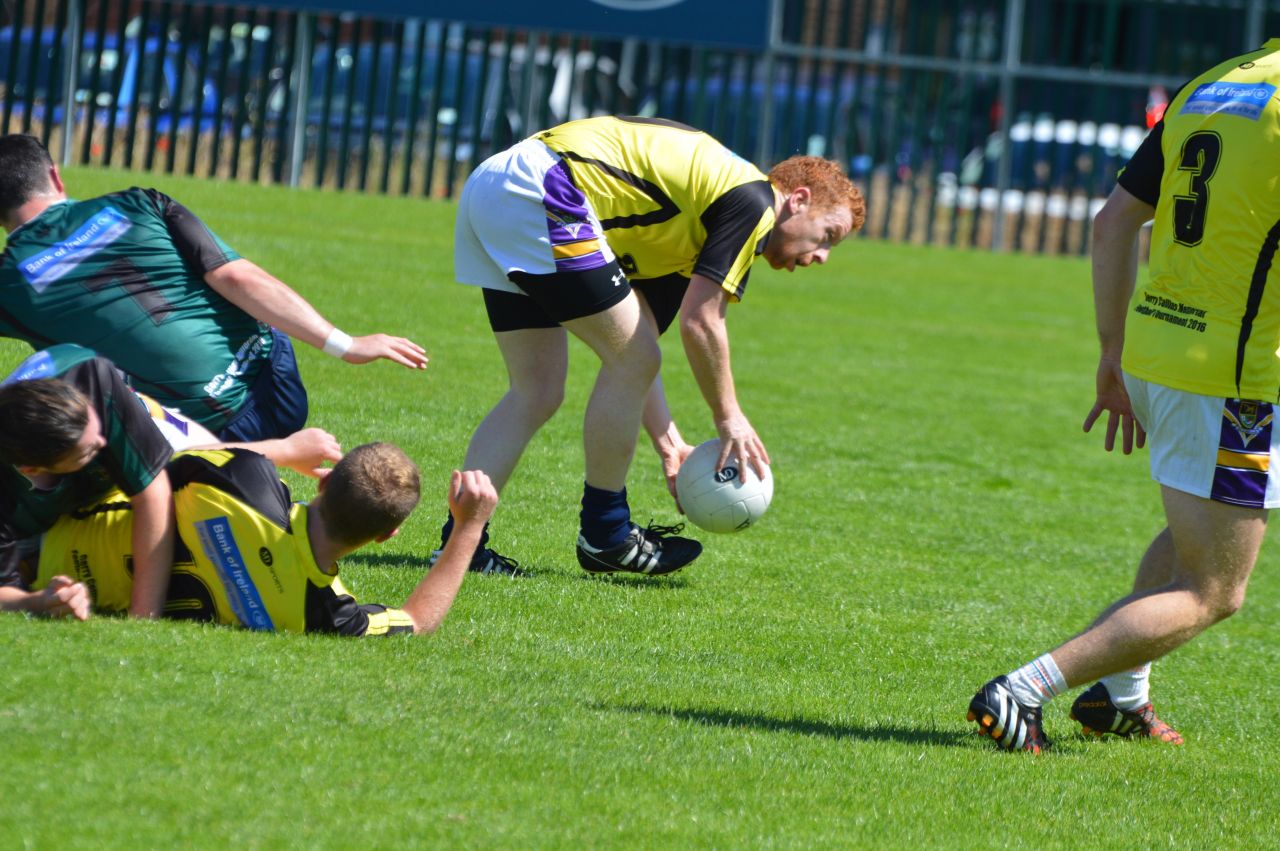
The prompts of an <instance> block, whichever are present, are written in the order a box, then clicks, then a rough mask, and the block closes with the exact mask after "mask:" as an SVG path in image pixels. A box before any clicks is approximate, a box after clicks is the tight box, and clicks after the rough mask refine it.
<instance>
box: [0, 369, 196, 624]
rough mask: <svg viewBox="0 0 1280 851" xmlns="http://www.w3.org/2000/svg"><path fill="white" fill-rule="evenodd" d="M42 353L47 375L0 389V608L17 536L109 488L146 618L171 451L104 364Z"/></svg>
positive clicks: (163, 571)
mask: <svg viewBox="0 0 1280 851" xmlns="http://www.w3.org/2000/svg"><path fill="white" fill-rule="evenodd" d="M42 354H44V355H46V357H44V358H42V359H41V363H42V366H41V371H42V374H43V375H45V376H47V377H44V378H35V379H32V380H17V381H14V382H11V383H8V384H6V385H4V386H3V387H0V607H4V608H10V607H13V606H14V605H15V604H21V603H22V601H21V600H17V601H15V600H14V599H13V596H12V595H13V593H14V592H13V591H12V585H13V582H12V581H10V580H9V579H6V577H11V576H12V575H13V572H14V571H15V570H16V566H17V562H18V560H19V559H20V557H21V551H20V547H21V545H22V542H23V541H24V540H29V539H31V538H33V536H37V535H39V534H40V533H42V532H44V531H45V530H47V529H48V528H49V527H50V526H52V525H53V523H54V522H55V521H56V520H57V519H58V518H59V517H61V516H62V515H64V514H67V513H69V512H71V511H73V510H75V509H78V508H84V507H85V506H87V505H89V504H91V503H92V502H94V501H95V500H97V499H98V498H100V497H101V496H102V495H103V494H105V493H106V492H108V491H110V490H112V489H113V488H118V489H119V490H120V491H121V492H122V493H123V494H124V495H125V496H126V497H127V499H128V500H129V502H130V503H131V505H132V507H133V512H134V516H135V518H136V522H135V523H134V526H133V530H132V553H133V555H134V561H133V566H134V567H133V569H134V573H135V575H136V577H137V581H136V582H135V583H134V585H133V593H132V596H131V604H130V606H129V610H130V612H131V613H132V614H134V615H137V616H140V617H154V616H156V615H158V614H159V613H160V610H161V608H162V605H163V601H164V594H165V588H166V587H167V585H168V579H169V569H170V564H171V562H172V558H173V541H174V528H173V509H172V491H171V488H170V484H169V477H168V474H167V473H166V472H165V469H164V468H165V464H166V463H168V461H169V457H170V455H171V454H172V450H171V449H170V447H169V443H168V441H166V440H165V439H164V437H163V436H162V435H161V434H160V432H159V430H158V429H156V427H155V426H154V425H152V423H151V416H150V415H149V414H148V413H147V411H146V408H144V407H143V406H142V404H141V403H139V401H138V398H137V396H135V395H134V393H133V391H132V390H130V389H129V388H128V387H127V386H126V385H125V383H124V381H123V376H122V375H121V373H120V372H119V371H118V370H116V369H114V368H113V367H112V366H111V364H110V362H108V361H106V360H104V359H102V358H97V357H94V355H93V352H90V351H88V350H86V349H81V348H78V347H65V351H61V352H57V353H54V354H52V355H50V354H48V353H42ZM20 378H21V377H20ZM18 607H22V606H21V605H18Z"/></svg>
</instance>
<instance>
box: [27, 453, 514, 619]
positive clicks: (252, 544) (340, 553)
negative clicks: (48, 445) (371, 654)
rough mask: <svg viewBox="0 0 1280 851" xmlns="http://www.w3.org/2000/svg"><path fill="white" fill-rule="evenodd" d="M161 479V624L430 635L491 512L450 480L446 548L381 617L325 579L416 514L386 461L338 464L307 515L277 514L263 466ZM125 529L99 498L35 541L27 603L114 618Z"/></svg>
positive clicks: (238, 457)
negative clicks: (166, 566)
mask: <svg viewBox="0 0 1280 851" xmlns="http://www.w3.org/2000/svg"><path fill="white" fill-rule="evenodd" d="M169 474H170V477H171V478H172V480H173V483H174V509H175V513H176V516H177V528H178V534H179V538H180V543H181V546H180V547H179V554H178V556H177V557H176V558H175V562H174V570H173V575H172V578H171V580H170V584H169V591H168V598H167V601H166V605H165V611H164V614H165V616H166V617H171V618H178V619H184V620H203V621H213V622H215V623H221V624H227V625H232V626H242V627H247V628H250V629H261V630H272V629H275V630H286V631H291V632H327V633H337V634H341V635H349V636H371V635H394V634H397V633H429V632H434V631H435V630H436V628H437V627H439V625H440V623H441V622H442V621H443V620H444V617H445V615H446V614H447V613H448V611H449V608H450V606H451V605H452V604H453V600H454V598H455V597H456V595H457V592H458V589H459V588H460V587H461V585H462V581H463V579H464V577H465V576H466V572H467V566H468V565H469V563H470V560H471V552H472V550H473V549H474V548H475V546H476V544H477V543H478V542H479V540H480V533H481V530H482V529H483V528H484V524H485V521H486V520H487V519H488V518H489V515H490V514H491V513H492V512H493V508H494V506H495V505H496V504H497V501H498V495H497V492H496V491H495V490H494V489H493V486H492V485H491V484H490V483H489V480H488V477H487V476H485V474H484V473H481V472H478V471H468V472H458V471H456V470H455V471H454V472H453V475H452V477H451V480H450V483H449V493H448V504H449V510H450V512H451V515H452V516H453V517H454V519H455V524H456V528H455V532H454V537H453V539H452V540H451V542H450V544H449V546H447V547H446V548H445V550H444V552H443V554H442V555H441V556H440V558H439V559H437V561H436V563H435V565H434V566H433V567H432V568H431V569H430V571H429V572H428V573H427V574H426V575H425V576H424V577H423V578H422V580H421V581H420V582H419V583H418V585H417V587H416V588H415V589H414V591H413V592H412V593H411V594H410V595H409V598H408V600H406V601H405V602H404V603H403V604H402V605H401V606H400V607H399V608H388V607H386V606H382V605H378V604H360V603H357V602H356V600H355V599H354V598H353V597H352V596H351V594H350V593H349V592H348V591H347V589H346V588H345V587H344V586H343V583H342V581H341V580H340V579H339V577H338V561H339V560H340V559H342V558H343V557H345V556H347V555H349V554H350V553H353V552H355V551H356V550H358V549H360V548H361V547H363V546H364V545H366V544H369V543H371V542H374V541H385V540H387V539H388V538H390V537H392V536H393V535H395V534H396V532H397V531H398V529H399V527H400V524H401V523H403V522H404V520H405V519H406V518H407V517H408V516H409V515H410V513H411V512H412V511H413V509H414V507H415V506H416V505H417V503H418V498H419V478H418V469H417V467H416V466H415V465H414V463H413V462H412V461H411V460H410V459H409V458H408V456H406V455H405V454H404V452H402V451H401V450H400V449H399V448H398V447H396V446H394V445H392V444H389V443H369V444H365V445H363V446H358V447H356V448H355V449H353V450H351V451H350V452H348V453H347V454H346V456H345V457H343V459H342V460H341V461H339V462H338V464H337V465H336V466H335V467H334V468H333V470H332V472H330V473H329V475H328V476H326V477H324V478H322V479H321V480H320V490H319V493H318V494H317V495H316V497H315V498H314V499H313V500H311V502H310V503H308V504H303V503H291V502H290V497H289V489H288V488H287V487H286V486H285V484H284V483H283V482H281V481H280V479H279V478H277V476H276V472H275V468H274V467H273V466H272V464H271V463H270V462H269V461H268V460H267V459H266V458H264V457H263V456H261V455H258V454H256V453H254V452H251V451H247V450H244V449H234V450H194V451H189V452H183V453H179V454H178V455H177V456H175V457H174V459H173V461H172V463H171V464H170V465H169ZM132 515H133V512H132V511H130V510H129V507H128V505H127V504H124V503H120V502H113V501H112V500H111V499H110V497H108V498H106V499H105V500H104V501H103V502H102V503H101V504H99V505H97V506H95V507H94V508H93V509H91V510H89V511H86V512H83V513H81V515H79V516H76V517H66V518H63V519H62V520H60V521H59V522H58V523H57V525H55V526H54V527H53V529H51V530H50V531H49V533H48V534H47V535H46V536H45V539H44V543H43V546H42V548H41V552H40V560H39V571H38V574H37V577H36V579H35V581H34V583H33V584H32V587H33V588H34V589H35V590H34V591H32V592H31V593H33V594H45V595H46V596H50V597H55V599H54V601H53V602H52V604H51V605H50V607H49V609H50V613H51V614H59V615H72V616H75V617H79V618H81V619H83V618H85V617H88V611H89V609H90V608H92V609H93V610H94V611H99V612H115V611H119V610H120V609H121V608H122V607H123V606H124V601H126V600H127V598H128V596H129V593H130V590H129V586H130V584H131V576H130V573H129V571H128V570H127V569H126V568H125V564H126V560H127V553H128V545H129V526H130V525H131V523H132V520H133V516H132ZM77 586H78V590H74V589H77ZM48 589H53V590H52V592H50V591H49V590H48ZM57 595H61V596H60V597H58V596H57ZM64 598H65V599H64Z"/></svg>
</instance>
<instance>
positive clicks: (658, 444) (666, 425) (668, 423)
mask: <svg viewBox="0 0 1280 851" xmlns="http://www.w3.org/2000/svg"><path fill="white" fill-rule="evenodd" d="M641 422H642V423H643V424H644V430H645V433H646V434H648V435H649V440H651V441H652V442H653V448H654V449H656V450H657V451H658V454H659V455H663V454H668V453H670V452H672V451H674V450H676V449H677V448H679V447H680V446H683V445H684V438H683V437H681V436H680V429H678V428H676V422H675V420H674V419H672V417H671V408H670V407H669V406H668V405H667V394H666V392H665V391H664V390H663V387H662V376H661V375H659V376H658V377H657V378H655V379H654V380H653V385H652V386H650V388H649V392H648V394H646V395H645V398H644V414H643V417H642V419H641Z"/></svg>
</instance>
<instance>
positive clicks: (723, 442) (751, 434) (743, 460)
mask: <svg viewBox="0 0 1280 851" xmlns="http://www.w3.org/2000/svg"><path fill="white" fill-rule="evenodd" d="M716 431H717V432H718V433H719V434H720V458H719V459H718V460H717V461H716V469H717V470H719V469H722V468H723V467H724V466H725V465H726V464H728V463H729V459H730V458H733V459H735V460H736V461H737V462H738V466H739V467H741V468H742V469H744V470H745V469H746V468H748V467H750V468H751V469H752V470H754V471H755V474H756V477H757V478H760V479H763V478H764V474H765V469H764V467H765V465H766V464H768V463H770V461H769V451H768V450H767V449H765V448H764V442H763V441H762V440H760V437H759V435H757V434H756V430H755V429H754V428H752V427H751V423H749V422H748V421H747V418H746V417H745V416H743V415H742V414H738V415H737V416H734V417H730V418H729V419H726V420H724V421H723V422H718V423H716Z"/></svg>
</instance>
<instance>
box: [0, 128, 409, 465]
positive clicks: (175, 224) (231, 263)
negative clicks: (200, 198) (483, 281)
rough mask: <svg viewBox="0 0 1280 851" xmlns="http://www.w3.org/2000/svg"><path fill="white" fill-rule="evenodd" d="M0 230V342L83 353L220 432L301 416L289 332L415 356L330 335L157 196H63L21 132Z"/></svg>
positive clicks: (262, 274) (263, 434) (257, 432)
mask: <svg viewBox="0 0 1280 851" xmlns="http://www.w3.org/2000/svg"><path fill="white" fill-rule="evenodd" d="M0 226H3V227H4V229H5V230H6V231H7V232H8V234H9V236H8V244H7V245H6V247H5V251H4V255H3V258H2V259H0V336H7V337H16V338H19V339H22V340H25V341H26V342H28V343H30V344H31V345H32V346H33V347H34V348H37V349H41V348H45V347H47V346H50V345H52V344H54V343H78V344H80V345H83V346H87V347H89V348H92V349H94V350H95V351H97V352H99V353H101V354H102V355H104V356H105V357H107V358H109V359H110V360H111V361H113V362H114V363H115V364H116V365H117V366H118V367H120V368H121V369H123V370H124V371H125V372H126V373H128V374H129V375H130V376H131V377H132V383H133V385H134V386H135V387H137V388H138V389H139V390H141V391H143V392H144V393H146V394H147V395H149V396H151V397H153V398H155V399H157V400H158V401H159V402H160V403H161V404H163V405H166V406H169V407H173V408H177V409H178V410H180V411H182V412H183V413H184V414H186V415H187V416H189V417H191V418H192V419H194V420H196V421H197V422H199V423H200V424H201V425H204V426H205V427H206V428H208V429H209V430H210V431H213V432H214V433H215V434H217V435H218V436H219V437H220V438H222V439H224V440H238V441H246V440H262V439H266V438H275V437H284V436H285V435H288V434H291V433H292V432H294V431H296V430H298V429H300V428H301V427H302V425H303V423H304V422H305V421H306V418H307V397H306V391H305V388H304V387H303V385H302V380H301V378H300V376H299V375H298V370H297V364H296V362H295V360H294V355H293V348H292V344H291V343H290V340H289V337H293V338H296V339H298V340H302V341H303V342H306V343H308V344H310V345H313V346H316V347H317V348H323V349H324V351H326V352H328V353H330V354H332V355H335V356H338V357H341V358H342V359H343V360H346V361H347V362H349V363H367V362H369V361H372V360H375V359H378V358H386V359H389V360H392V361H395V362H397V363H400V364H403V365H405V366H407V367H411V368H422V367H425V366H426V363H427V358H426V355H425V354H424V352H423V350H422V348H421V347H419V346H418V345H417V344H415V343H413V342H411V341H409V340H406V339H404V338H402V337H392V336H388V335H385V334H371V335H368V336H364V337H356V338H352V337H350V336H348V335H346V334H344V333H343V332H342V331H340V330H339V329H337V328H335V327H334V326H333V324H332V323H331V322H329V321H328V320H326V319H325V318H324V317H323V316H321V315H320V314H319V313H318V312H317V311H316V310H315V309H314V308H313V307H312V306H311V305H310V304H308V303H307V301H306V300H305V299H304V298H302V296H300V295H298V293H296V292H294V291H293V290H292V289H290V288H289V287H288V286H287V285H285V284H284V283H282V282H281V281H279V280H277V279H276V278H274V277H273V276H271V275H270V274H268V273H267V272H266V271H264V270H263V269H261V268H260V267H258V266H257V265H255V264H253V263H251V262H250V261H249V260H246V259H244V258H243V257H240V255H238V254H237V253H236V252H235V251H233V250H232V249H231V248H230V247H228V246H227V244H226V243H224V242H223V241H222V240H221V239H219V238H218V237H217V236H216V235H214V234H213V232H212V231H210V230H209V228H207V227H206V226H205V225H204V224H203V223H202V222H201V221H200V220H199V219H198V218H197V217H196V216H195V215H194V214H193V213H192V212H191V211H190V210H188V209H186V208H185V207H183V206H182V205H181V204H180V203H178V202H177V201H175V200H173V199H172V198H170V197H168V196H167V195H165V194H164V193H162V192H159V191H157V190H154V189H138V188H133V189H128V190H125V191H123V192H115V193H112V194H110V195H104V196H102V197H99V198H92V199H89V200H87V201H73V200H70V199H68V198H67V194H66V188H65V186H64V185H63V182H62V177H61V175H60V174H59V172H58V168H57V166H56V165H55V164H54V163H53V161H52V160H51V159H50V157H49V153H48V151H47V150H46V149H45V148H44V146H43V145H42V144H40V142H39V140H37V139H36V138H34V137H32V136H27V135H21V134H13V135H9V136H4V137H2V138H0ZM286 335H287V336H286Z"/></svg>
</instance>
